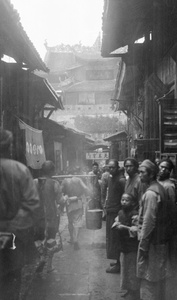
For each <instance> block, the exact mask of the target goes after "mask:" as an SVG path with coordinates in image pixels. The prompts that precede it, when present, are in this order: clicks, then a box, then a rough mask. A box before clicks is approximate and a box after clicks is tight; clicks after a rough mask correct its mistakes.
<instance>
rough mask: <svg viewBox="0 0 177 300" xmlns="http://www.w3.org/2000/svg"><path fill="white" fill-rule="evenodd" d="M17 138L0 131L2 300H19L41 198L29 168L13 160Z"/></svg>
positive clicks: (9, 133)
mask: <svg viewBox="0 0 177 300" xmlns="http://www.w3.org/2000/svg"><path fill="white" fill-rule="evenodd" d="M12 142H13V136H12V133H11V132H10V131H7V130H3V129H0V299H1V300H10V299H13V300H18V299H19V292H20V285H21V269H22V267H23V266H24V259H25V257H24V256H25V254H26V251H27V250H28V249H29V248H28V246H29V244H31V243H32V233H33V225H34V220H35V216H36V215H35V212H36V209H37V208H38V207H39V197H38V193H37V190H36V187H35V184H34V182H33V178H32V176H31V174H30V172H29V170H28V168H27V167H26V166H25V165H23V164H21V163H20V162H17V161H15V160H12V159H11V153H12Z"/></svg>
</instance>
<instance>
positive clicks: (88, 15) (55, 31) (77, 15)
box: [11, 0, 103, 58]
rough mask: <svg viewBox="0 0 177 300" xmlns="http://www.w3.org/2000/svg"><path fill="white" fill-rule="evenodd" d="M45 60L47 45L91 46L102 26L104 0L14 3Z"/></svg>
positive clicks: (31, 38)
mask: <svg viewBox="0 0 177 300" xmlns="http://www.w3.org/2000/svg"><path fill="white" fill-rule="evenodd" d="M11 3H12V4H13V5H14V8H15V9H16V10H17V11H18V13H19V15H20V18H21V23H22V25H23V27H24V29H25V31H26V33H27V35H28V37H29V38H30V40H31V41H32V43H33V44H34V46H35V48H36V49H37V51H38V52H39V54H40V55H41V57H42V58H44V55H45V52H46V50H45V47H44V41H45V40H47V42H48V46H55V45H59V44H61V43H63V44H70V45H73V44H77V43H79V41H81V43H82V44H83V45H86V46H91V45H92V44H93V43H94V41H95V40H96V38H97V36H98V34H99V32H101V26H102V13H103V0H11Z"/></svg>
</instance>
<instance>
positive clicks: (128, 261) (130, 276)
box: [113, 193, 139, 300]
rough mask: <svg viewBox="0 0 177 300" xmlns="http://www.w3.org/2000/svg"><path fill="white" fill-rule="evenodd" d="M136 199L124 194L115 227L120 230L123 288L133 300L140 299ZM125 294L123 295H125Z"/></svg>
mask: <svg viewBox="0 0 177 300" xmlns="http://www.w3.org/2000/svg"><path fill="white" fill-rule="evenodd" d="M134 203H135V199H134V197H133V196H132V195H131V194H125V193H124V194H123V195H122V198H121V205H122V208H121V210H120V211H119V212H118V216H117V218H116V222H115V223H114V224H113V227H116V229H117V230H118V231H119V236H120V238H119V241H120V252H121V256H120V264H121V268H120V269H121V289H123V290H126V291H127V292H126V294H125V295H127V294H130V297H131V299H132V300H134V299H136V300H137V299H139V279H138V278H137V277H136V257H137V250H138V239H137V226H136V221H135V219H136V217H137V216H138V212H137V211H136V210H135V208H134ZM125 295H123V296H125Z"/></svg>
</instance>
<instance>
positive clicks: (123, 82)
mask: <svg viewBox="0 0 177 300" xmlns="http://www.w3.org/2000/svg"><path fill="white" fill-rule="evenodd" d="M140 77H141V76H140V72H139V69H138V68H137V67H136V66H126V64H125V63H124V62H123V61H122V62H121V67H120V69H119V72H118V74H117V79H116V87H115V94H114V99H112V101H113V105H114V108H115V111H117V110H127V109H128V108H129V106H130V105H131V103H133V101H134V100H135V98H136V97H137V93H138V87H139V85H140Z"/></svg>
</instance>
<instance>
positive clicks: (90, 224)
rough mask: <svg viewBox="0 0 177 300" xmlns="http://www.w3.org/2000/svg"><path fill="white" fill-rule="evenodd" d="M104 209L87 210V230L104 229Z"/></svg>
mask: <svg viewBox="0 0 177 300" xmlns="http://www.w3.org/2000/svg"><path fill="white" fill-rule="evenodd" d="M102 214H103V211H102V209H88V210H86V228H87V229H91V230H97V229H101V228H102Z"/></svg>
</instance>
